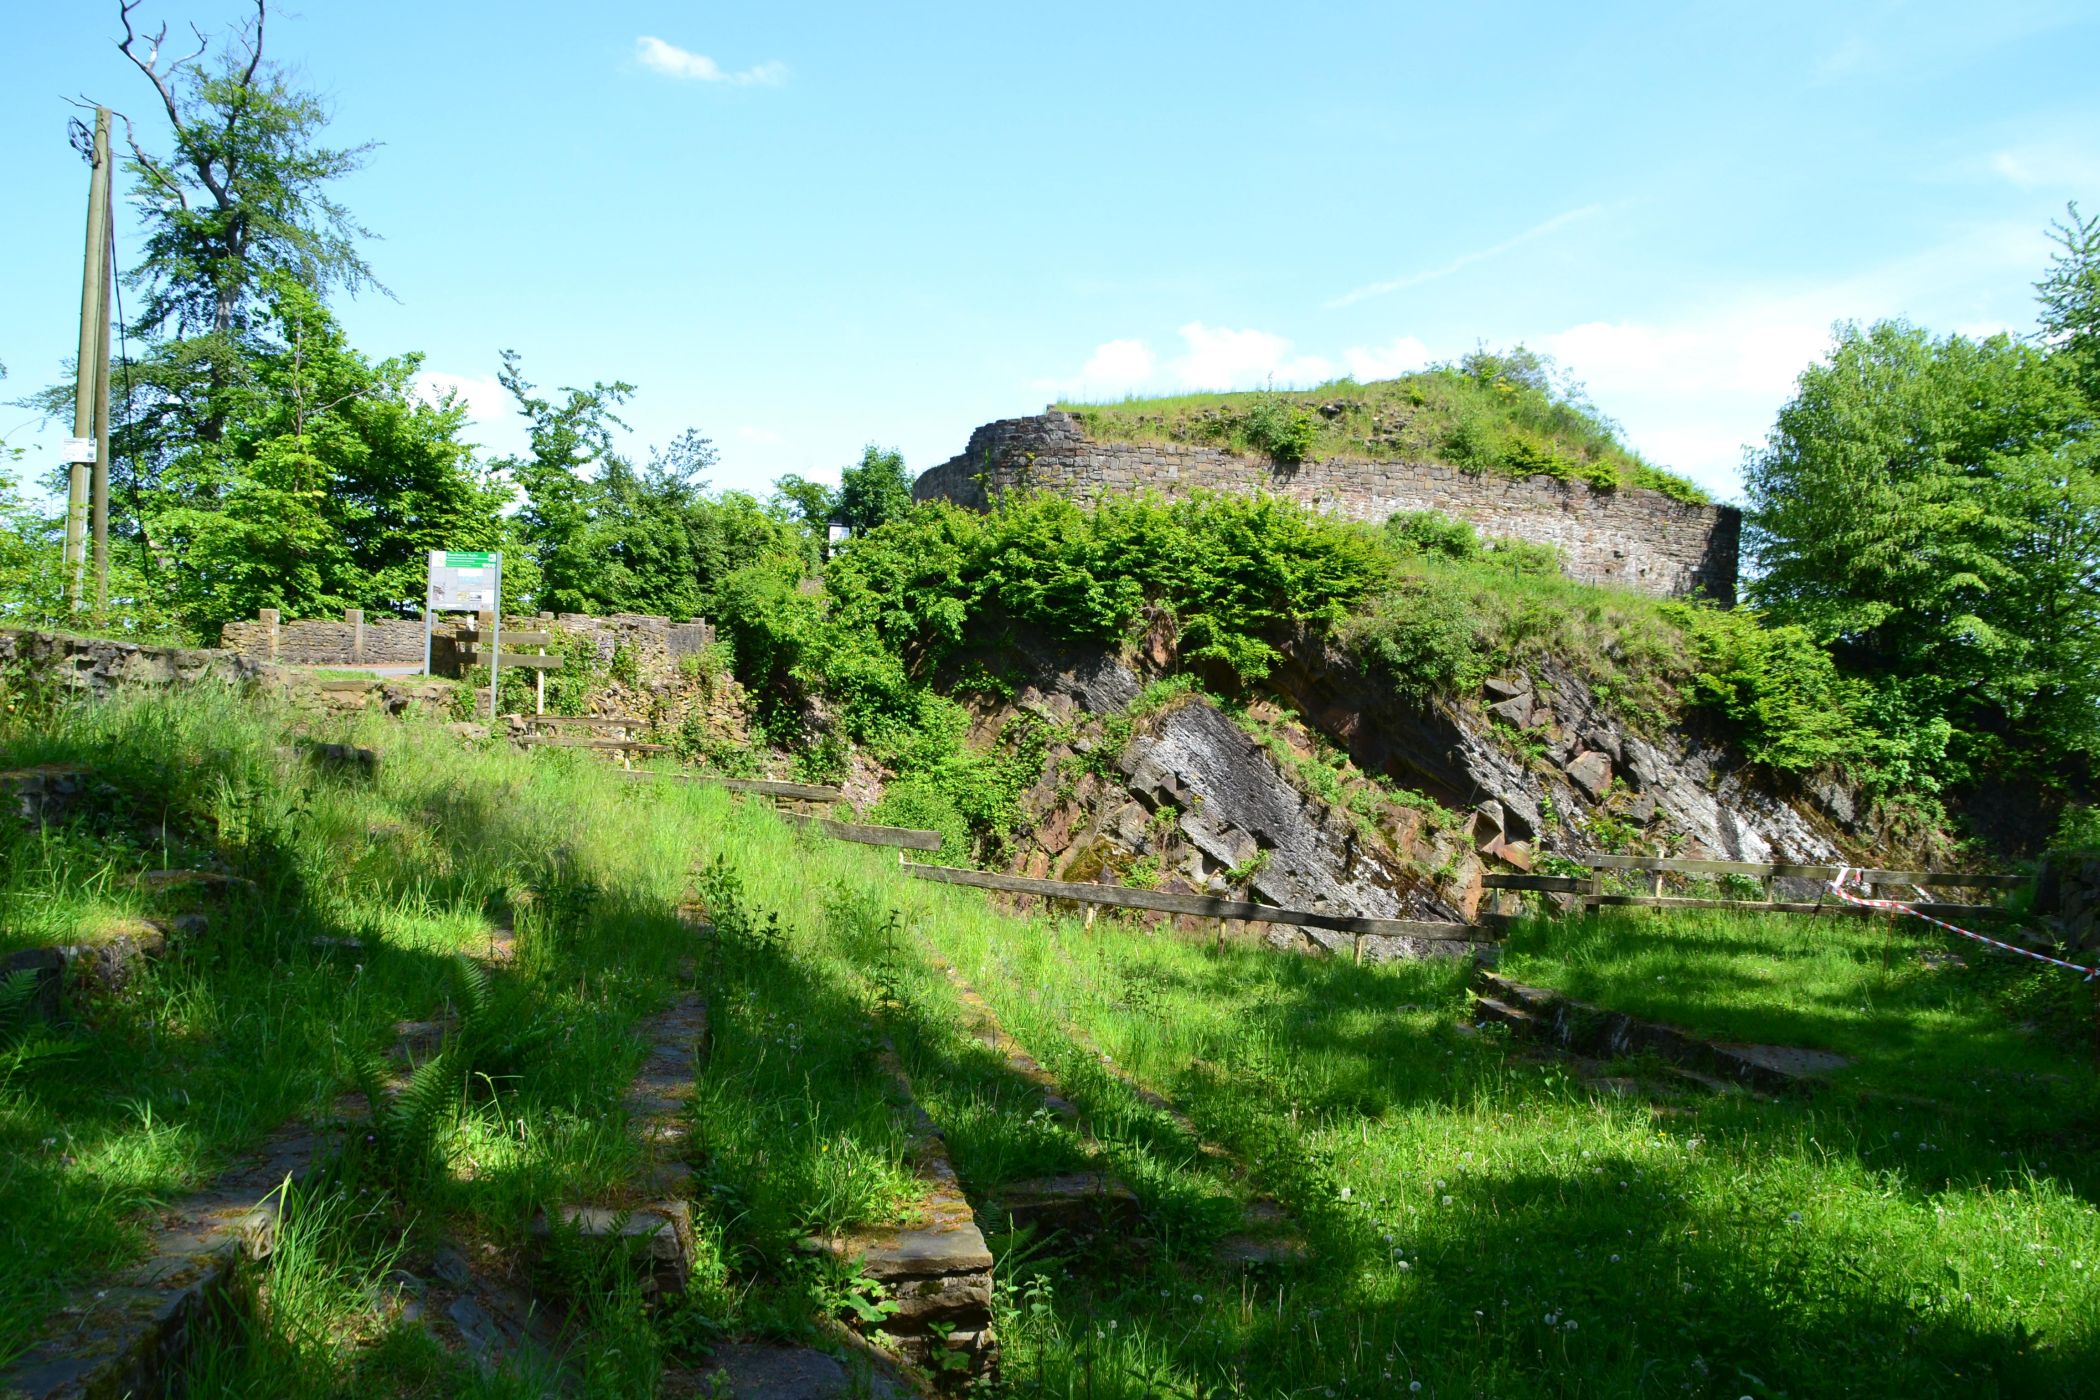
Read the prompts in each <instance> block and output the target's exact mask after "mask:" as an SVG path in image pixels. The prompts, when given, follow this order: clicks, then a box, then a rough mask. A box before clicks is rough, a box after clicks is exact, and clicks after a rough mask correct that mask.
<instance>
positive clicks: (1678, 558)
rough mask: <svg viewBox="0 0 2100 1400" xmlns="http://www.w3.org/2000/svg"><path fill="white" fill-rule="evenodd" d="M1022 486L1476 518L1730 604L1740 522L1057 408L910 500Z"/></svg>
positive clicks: (1005, 425)
mask: <svg viewBox="0 0 2100 1400" xmlns="http://www.w3.org/2000/svg"><path fill="white" fill-rule="evenodd" d="M1028 490H1041V491H1055V492H1057V493H1059V494H1061V495H1066V496H1070V497H1072V498H1074V499H1076V500H1081V501H1093V500H1098V499H1100V498H1101V497H1103V496H1107V495H1114V494H1119V493H1129V492H1136V491H1143V490H1152V491H1157V492H1159V493H1160V494H1161V495H1163V496H1169V497H1171V496H1178V495H1186V494H1187V493H1189V492H1191V491H1197V490H1209V491H1221V492H1223V491H1232V492H1248V493H1251V492H1255V491H1266V492H1268V493H1270V494H1272V495H1277V496H1284V497H1288V498H1290V499H1292V500H1295V501H1299V502H1301V503H1303V504H1305V505H1308V506H1311V507H1313V508H1315V509H1317V510H1321V511H1325V512H1327V513H1329V514H1333V515H1341V516H1346V517H1348V518H1350V519H1354V520H1370V521H1382V520H1384V519H1386V518H1387V517H1388V516H1391V515H1393V514H1395V513H1397V512H1400V511H1418V510H1433V511H1438V512H1441V513H1442V514H1444V515H1449V516H1453V517H1456V518H1458V519H1461V520H1467V521H1470V522H1471V523H1472V524H1473V526H1474V528H1476V529H1477V530H1479V531H1480V533H1481V534H1483V535H1493V536H1507V537H1513V538H1516V539H1520V540H1528V541H1531V542H1533V543H1536V544H1546V545H1552V546H1553V547H1554V548H1556V549H1558V550H1559V551H1560V554H1561V559H1562V563H1563V567H1564V568H1565V569H1566V571H1567V573H1568V575H1569V576H1570V577H1571V578H1576V579H1580V580H1582V581H1583V582H1586V583H1603V584H1614V585H1617V586H1619V587H1622V588H1628V589H1633V590H1635V591H1638V592H1642V593H1649V594H1655V595H1658V596H1662V597H1679V596H1685V595H1690V594H1694V593H1697V594H1703V595H1705V596H1706V597H1709V598H1712V599H1714V600H1716V601H1718V602H1720V603H1722V604H1724V605H1731V604H1733V603H1734V602H1735V591H1736V567H1737V551H1738V548H1739V543H1740V537H1741V529H1742V518H1741V513H1740V512H1739V511H1737V510H1736V509H1735V508H1734V507H1733V506H1709V505H1695V504H1691V503H1688V502H1684V501H1678V500H1674V499H1672V498H1671V497H1669V496H1665V495H1663V494H1662V493H1661V492H1660V491H1649V490H1645V489H1641V488H1636V487H1620V488H1619V489H1617V490H1599V489H1597V488H1595V487H1592V486H1590V485H1588V484H1586V483H1583V482H1566V481H1557V480H1555V479H1553V478H1551V477H1543V476H1532V477H1513V476H1505V475H1502V474H1500V473H1497V472H1470V471H1465V470H1462V469H1460V468H1458V467H1450V466H1444V465H1442V464H1440V463H1434V462H1401V461H1372V460H1364V459H1356V458H1346V457H1336V458H1329V459H1327V460H1325V461H1319V462H1303V463H1299V464H1297V465H1294V466H1286V465H1283V464H1280V463H1276V462H1270V461H1266V460H1263V459H1260V458H1254V457H1243V456H1241V455H1239V454H1238V453H1235V452H1228V451H1225V450H1223V449H1221V448H1216V447H1202V446H1195V445H1191V444H1186V443H1168V442H1102V441H1097V440H1095V439H1093V438H1090V437H1088V436H1087V435H1086V432H1085V430H1084V429H1083V428H1082V427H1081V426H1080V424H1079V421H1078V420H1077V419H1076V418H1073V417H1072V416H1071V415H1070V414H1066V413H1060V412H1057V411H1056V410H1052V411H1050V412H1047V413H1043V414H1039V415H1037V416H1035V417H1030V418H1009V419H1005V420H1002V421H1000V422H997V423H988V424H986V425H985V426H984V427H981V428H979V429H978V430H977V431H976V432H974V433H972V434H971V435H970V445H969V447H968V448H967V449H965V450H964V452H963V454H962V455H961V456H959V457H955V458H953V459H951V460H949V461H947V462H944V463H942V464H941V465H940V466H938V467H934V468H931V469H930V470H928V471H926V472H924V473H923V474H921V475H920V477H919V479H918V481H917V482H916V483H914V485H913V487H912V499H913V500H917V501H925V500H933V499H937V498H938V499H946V500H950V501H954V502H955V503H956V504H958V505H962V506H967V507H969V508H971V509H973V510H983V509H986V508H987V507H988V506H989V504H990V502H991V499H992V498H993V497H994V496H997V495H1000V494H1003V493H1006V492H1013V491H1028Z"/></svg>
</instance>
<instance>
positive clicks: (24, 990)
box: [0, 968, 80, 1093]
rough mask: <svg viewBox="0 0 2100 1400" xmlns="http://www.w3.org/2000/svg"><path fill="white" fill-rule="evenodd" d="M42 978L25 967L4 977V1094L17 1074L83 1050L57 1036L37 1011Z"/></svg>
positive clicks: (0, 994) (0, 1051)
mask: <svg viewBox="0 0 2100 1400" xmlns="http://www.w3.org/2000/svg"><path fill="white" fill-rule="evenodd" d="M41 981H42V978H40V977H39V976H38V975H37V973H36V971H35V970H34V969H31V968H23V969H22V970H20V971H19V972H11V973H9V974H8V975H7V976H5V977H0V1093H4V1092H5V1091H6V1090H7V1089H8V1088H9V1087H10V1086H12V1085H13V1083H14V1082H15V1079H16V1077H17V1076H19V1075H22V1074H25V1073H28V1072H32V1071H34V1070H37V1069H40V1068H44V1067H46V1066H49V1065H52V1064H55V1063H57V1062H58V1061H60V1060H64V1059H67V1058H69V1057H71V1056H73V1055H76V1054H78V1053H79V1052H80V1047H79V1046H78V1045H75V1044H73V1043H71V1042H69V1041H66V1040H63V1039H61V1038H59V1037H58V1036H56V1035H54V1034H53V1033H52V1031H51V1029H50V1028H49V1027H48V1026H46V1025H45V1024H44V1020H43V1017H41V1016H40V1015H38V1013H37V1005H36V1003H37V993H38V991H39V990H40V987H39V985H38V984H39V983H40V982H41Z"/></svg>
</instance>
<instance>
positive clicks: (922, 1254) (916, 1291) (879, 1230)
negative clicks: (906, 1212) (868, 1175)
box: [813, 1046, 999, 1384]
mask: <svg viewBox="0 0 2100 1400" xmlns="http://www.w3.org/2000/svg"><path fill="white" fill-rule="evenodd" d="M880 1062H881V1065H882V1068H883V1071H884V1073H886V1074H888V1075H889V1076H890V1077H891V1078H892V1079H893V1080H894V1081H895V1082H896V1085H897V1088H898V1091H899V1093H900V1094H901V1095H902V1097H903V1101H904V1110H903V1111H904V1114H905V1120H906V1121H905V1126H906V1129H907V1131H908V1132H909V1134H910V1137H911V1161H912V1166H913V1168H914V1169H915V1170H916V1171H917V1173H918V1176H919V1180H920V1182H921V1184H922V1186H923V1188H924V1197H923V1201H924V1204H923V1205H922V1207H921V1209H920V1210H919V1212H918V1214H919V1219H918V1221H917V1222H916V1223H914V1224H910V1225H901V1226H874V1227H869V1228H863V1229H859V1230H854V1231H851V1232H849V1233H847V1234H845V1235H840V1236H833V1237H831V1238H829V1239H823V1240H817V1241H814V1242H813V1243H814V1244H815V1246H816V1247H817V1248H819V1249H822V1250H827V1251H829V1252H830V1253H832V1254H835V1255H837V1256H839V1257H840V1258H843V1259H850V1260H853V1261H855V1262H856V1263H857V1265H858V1267H859V1268H860V1270H861V1271H862V1272H863V1273H865V1274H866V1275H867V1276H868V1277H869V1278H871V1279H873V1280H874V1281H875V1282H877V1283H880V1284H881V1285H883V1287H884V1289H885V1290H886V1291H887V1293H888V1296H889V1298H890V1299H891V1300H892V1301H894V1302H895V1303H897V1304H898V1308H897V1311H896V1312H894V1313H892V1314H891V1315H890V1316H889V1317H887V1318H886V1319H884V1320H883V1323H882V1327H881V1330H882V1331H883V1333H884V1334H885V1335H887V1336H888V1337H889V1338H890V1339H891V1340H893V1341H894V1342H895V1343H896V1344H897V1347H898V1349H899V1351H901V1352H902V1353H903V1354H904V1355H905V1356H906V1357H907V1358H908V1359H910V1360H911V1361H912V1362H913V1363H914V1364H916V1365H917V1366H919V1367H921V1368H922V1369H923V1370H925V1371H926V1372H927V1373H928V1374H929V1375H930V1376H932V1377H933V1378H934V1379H935V1380H936V1381H938V1382H953V1383H957V1384H960V1383H966V1382H968V1381H971V1380H974V1379H976V1378H978V1377H984V1376H990V1375H992V1374H994V1373H995V1372H996V1370H997V1368H998V1364H999V1347H998V1340H997V1339H996V1338H995V1337H994V1336H993V1335H992V1252H991V1250H990V1249H988V1248H986V1247H985V1243H984V1234H983V1232H982V1231H981V1230H979V1229H978V1227H977V1217H976V1213H975V1212H974V1211H972V1210H971V1208H970V1201H969V1198H968V1197H967V1196H965V1195H964V1194H963V1189H962V1183H961V1182H960V1181H959V1180H958V1179H957V1178H956V1175H955V1167H954V1165H953V1164H952V1163H951V1162H950V1161H949V1160H948V1149H947V1146H946V1144H945V1143H943V1142H942V1140H941V1133H940V1129H939V1128H937V1127H935V1126H934V1123H933V1120H932V1119H930V1118H928V1117H927V1116H926V1112H925V1110H924V1109H922V1108H920V1107H919V1104H918V1100H917V1098H916V1097H915V1096H914V1095H913V1094H912V1088H911V1080H910V1079H909V1078H908V1077H907V1076H906V1075H905V1073H904V1066H903V1065H902V1064H900V1063H899V1062H898V1060H897V1054H896V1051H895V1050H894V1049H892V1048H890V1047H888V1046H885V1047H884V1049H883V1051H882V1054H881V1057H880ZM937 1327H939V1328H945V1329H947V1330H946V1335H945V1337H944V1336H943V1335H941V1333H939V1332H937V1331H936V1330H935V1329H936V1328H937ZM944 1354H945V1355H944ZM955 1356H960V1357H961V1358H962V1363H961V1365H960V1366H959V1367H958V1366H957V1365H956V1364H955V1363H954V1362H953V1361H952V1360H950V1359H948V1358H950V1357H955Z"/></svg>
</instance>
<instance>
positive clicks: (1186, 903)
mask: <svg viewBox="0 0 2100 1400" xmlns="http://www.w3.org/2000/svg"><path fill="white" fill-rule="evenodd" d="M904 868H905V870H906V871H908V872H909V873H910V874H911V876H912V878H913V879H915V880H933V881H936V882H938V883H940V884H944V885H969V886H972V887H973V888H976V889H980V890H997V891H999V892H1001V893H1003V894H1032V895H1040V896H1041V897H1043V898H1045V899H1069V900H1073V901H1075V902H1076V903H1080V904H1089V905H1107V906H1110V907H1112V908H1117V909H1148V910H1153V911H1156V912H1158V913H1163V914H1184V915H1188V916H1190V917H1193V918H1199V919H1219V920H1224V919H1242V920H1249V921H1254V922H1260V923H1269V924H1292V925H1295V926H1298V927H1304V928H1324V929H1333V930H1335V931H1336V932H1339V933H1348V934H1355V935H1357V936H1358V937H1363V936H1364V935H1375V936H1382V937H1387V938H1420V939H1426V940H1431V941H1436V942H1444V943H1484V942H1488V941H1490V940H1492V939H1493V938H1494V937H1495V934H1494V933H1493V932H1492V931H1490V930H1488V929H1486V928H1483V927H1479V926H1476V925H1473V924H1445V923H1428V922H1423V921H1420V920H1415V919H1375V918H1370V917H1367V916H1364V915H1359V914H1340V913H1331V912H1329V911H1327V910H1323V909H1281V908H1278V907H1276V906H1275V905H1272V904H1255V903H1252V902H1250V901H1247V900H1239V899H1215V898H1212V897H1211V896H1209V895H1196V894H1168V893H1166V892H1164V891H1161V890H1140V889H1132V888H1131V887H1129V886H1127V885H1096V884H1088V883H1083V882H1078V881H1071V880H1033V879H1029V878H1028V877H1026V876H1022V875H994V874H991V873H990V872H988V871H983V870H961V869H958V868H956V867H954V866H949V865H906V866H905V867H904Z"/></svg>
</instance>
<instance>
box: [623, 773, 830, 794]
mask: <svg viewBox="0 0 2100 1400" xmlns="http://www.w3.org/2000/svg"><path fill="white" fill-rule="evenodd" d="M627 776H628V777H629V778H630V779H632V780H633V781H635V782H638V783H644V782H648V781H650V780H651V779H654V778H668V779H670V780H671V781H672V782H675V783H705V784H706V785H707V786H709V787H720V788H728V789H729V790H730V791H731V792H754V793H758V794H760V795H761V796H764V797H787V798H793V799H794V800H796V801H798V802H840V801H843V800H844V799H845V796H846V794H845V793H843V792H841V791H840V790H839V789H837V788H835V787H817V786H816V785H814V784H811V783H782V782H775V781H774V780H772V779H771V778H718V777H716V776H715V775H714V774H712V773H665V772H661V771H658V770H655V769H649V768H637V769H635V770H634V771H633V772H632V773H629V774H628V775H627Z"/></svg>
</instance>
